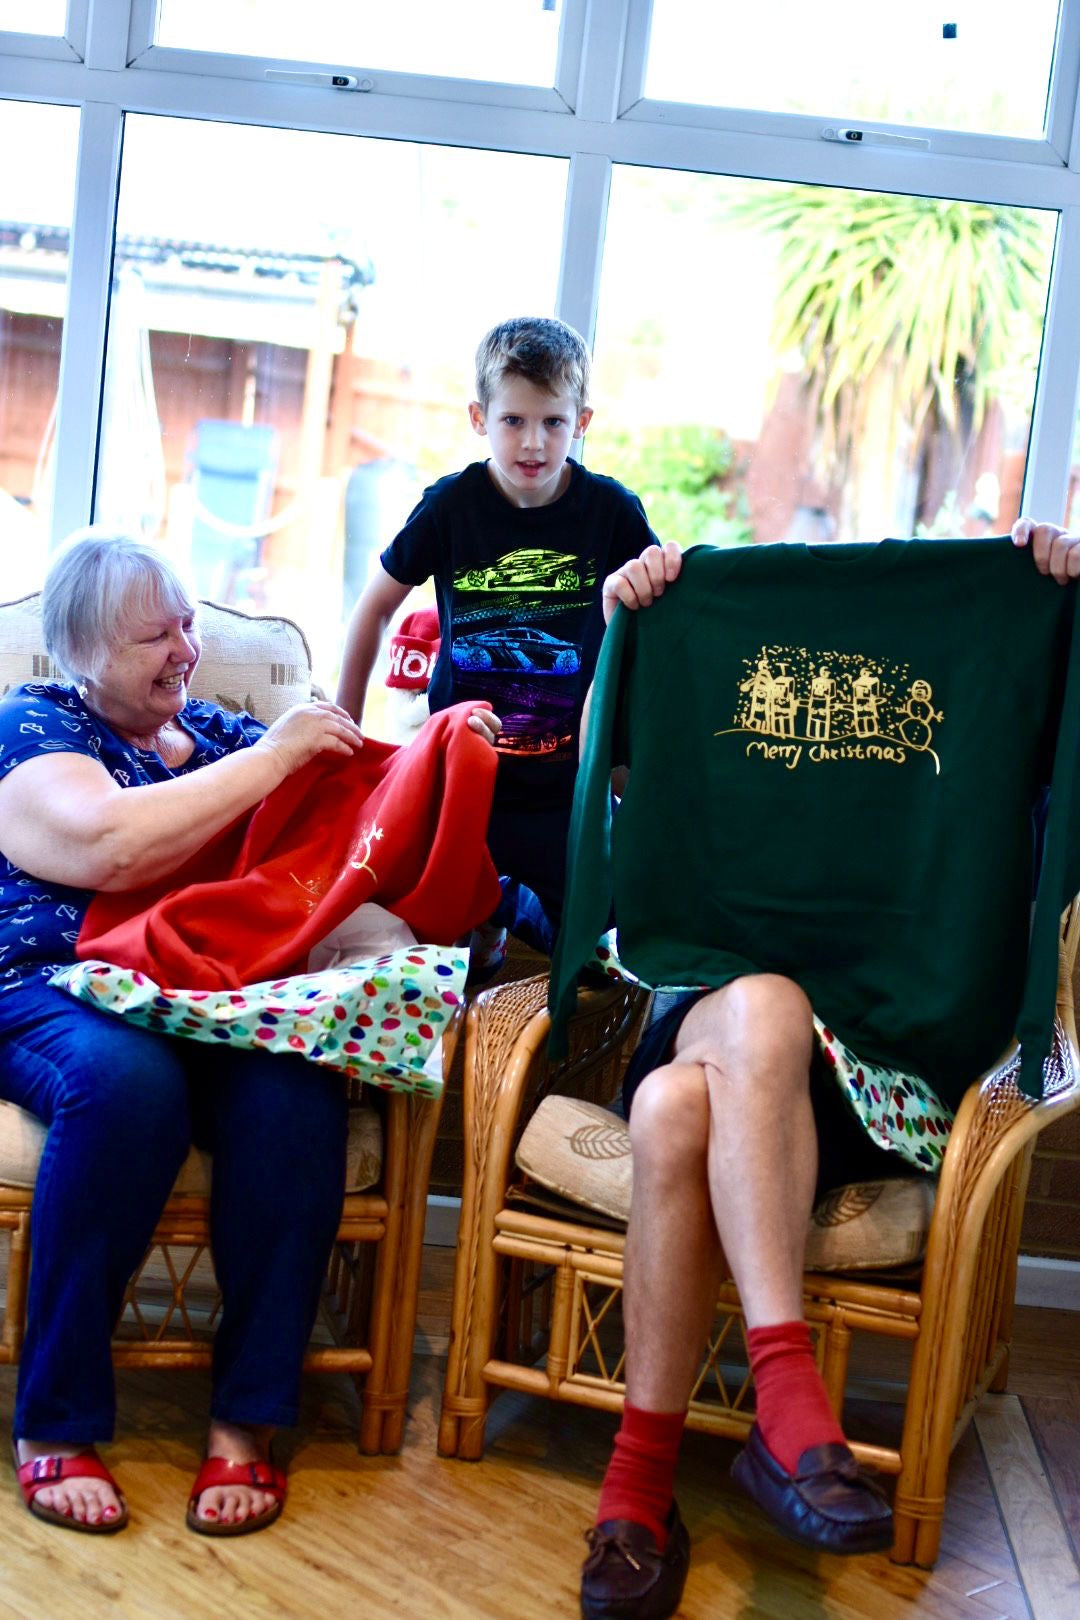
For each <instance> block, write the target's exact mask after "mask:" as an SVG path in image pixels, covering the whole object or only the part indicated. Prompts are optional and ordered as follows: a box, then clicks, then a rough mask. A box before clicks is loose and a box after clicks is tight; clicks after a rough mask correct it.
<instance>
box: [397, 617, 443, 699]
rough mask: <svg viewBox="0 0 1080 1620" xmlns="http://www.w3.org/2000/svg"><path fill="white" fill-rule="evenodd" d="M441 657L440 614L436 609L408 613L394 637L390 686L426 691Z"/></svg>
mask: <svg viewBox="0 0 1080 1620" xmlns="http://www.w3.org/2000/svg"><path fill="white" fill-rule="evenodd" d="M438 656H439V615H438V613H437V612H436V610H435V609H434V608H420V609H419V610H418V611H417V612H416V613H407V614H406V615H405V617H404V618H403V619H402V621H401V623H400V624H399V625H398V628H397V631H396V632H395V634H394V635H392V636H391V637H390V673H389V675H387V677H386V684H387V686H397V687H402V688H404V690H406V691H409V692H425V691H426V690H427V688H428V684H429V683H430V681H431V672H432V670H433V669H434V668H435V660H436V658H437V657H438Z"/></svg>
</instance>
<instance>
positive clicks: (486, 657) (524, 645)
mask: <svg viewBox="0 0 1080 1620" xmlns="http://www.w3.org/2000/svg"><path fill="white" fill-rule="evenodd" d="M451 656H452V658H453V661H454V664H455V665H456V666H457V668H458V669H471V670H477V669H495V670H507V671H511V672H513V673H514V674H518V675H576V674H577V672H578V670H579V669H580V668H581V656H580V654H579V652H578V649H577V648H576V647H575V646H574V644H573V642H572V641H560V640H559V639H558V638H557V637H556V636H549V635H548V633H547V631H546V630H535V629H533V628H532V627H531V626H530V625H521V626H517V625H515V626H509V625H508V626H507V628H506V629H505V630H480V631H477V633H476V634H475V635H471V636H455V638H454V648H453V653H452V655H451Z"/></svg>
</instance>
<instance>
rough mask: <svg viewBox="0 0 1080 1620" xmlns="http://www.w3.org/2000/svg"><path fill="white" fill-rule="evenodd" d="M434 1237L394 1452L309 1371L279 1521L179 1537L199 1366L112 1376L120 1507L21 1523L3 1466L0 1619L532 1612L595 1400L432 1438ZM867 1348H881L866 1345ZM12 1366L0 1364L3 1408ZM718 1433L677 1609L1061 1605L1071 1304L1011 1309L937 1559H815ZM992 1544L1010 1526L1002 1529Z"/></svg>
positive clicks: (1066, 1553) (577, 1479) (1071, 1577)
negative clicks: (109, 1529)
mask: <svg viewBox="0 0 1080 1620" xmlns="http://www.w3.org/2000/svg"><path fill="white" fill-rule="evenodd" d="M448 1265H449V1255H448V1251H439V1250H434V1251H429V1252H428V1256H427V1271H426V1287H425V1292H424V1297H423V1299H422V1302H421V1320H420V1329H421V1335H420V1343H421V1346H422V1348H423V1350H424V1352H425V1353H424V1354H422V1355H421V1356H419V1357H418V1359H417V1364H416V1376H415V1379H414V1386H413V1395H412V1401H411V1410H410V1421H409V1426H408V1431H407V1437H406V1443H405V1447H404V1450H403V1451H402V1453H401V1455H400V1456H397V1457H383V1458H368V1457H361V1456H359V1455H358V1453H357V1452H356V1450H355V1446H354V1443H353V1435H354V1432H355V1424H356V1418H357V1410H358V1408H357V1404H356V1397H355V1394H354V1392H353V1389H352V1386H351V1384H350V1383H349V1381H348V1380H347V1379H344V1378H341V1377H328V1378H311V1379H309V1380H308V1381H307V1383H306V1386H305V1408H304V1413H303V1419H302V1424H301V1427H300V1429H299V1431H298V1432H297V1433H296V1435H295V1436H291V1437H290V1444H289V1447H288V1450H287V1452H286V1460H287V1462H288V1466H289V1474H290V1487H291V1488H290V1494H289V1500H288V1504H287V1506H286V1510H285V1516H284V1518H283V1519H282V1520H281V1522H280V1523H279V1524H278V1525H277V1526H275V1527H274V1528H273V1529H272V1530H269V1531H268V1532H266V1533H265V1534H259V1535H256V1536H248V1537H244V1538H242V1539H239V1540H234V1541H222V1540H217V1541H212V1540H209V1539H204V1538H200V1537H197V1536H194V1535H191V1534H190V1533H189V1532H188V1531H187V1530H186V1529H185V1528H184V1522H183V1511H184V1500H185V1493H186V1490H187V1487H188V1485H189V1484H190V1480H191V1477H192V1476H193V1474H194V1471H195V1468H196V1466H197V1463H198V1460H199V1456H200V1453H201V1449H202V1440H203V1429H204V1421H205V1409H206V1400H207V1381H206V1379H205V1378H204V1377H202V1376H201V1375H199V1374H193V1373H171V1374H170V1373H165V1372H154V1373H126V1374H122V1375H121V1376H120V1378H119V1398H120V1420H119V1426H118V1438H117V1440H116V1442H115V1444H114V1445H112V1446H111V1447H109V1448H108V1451H107V1457H108V1461H109V1463H110V1465H111V1466H112V1467H113V1468H114V1469H115V1471H116V1473H117V1476H118V1478H119V1480H120V1482H121V1484H122V1485H123V1487H124V1489H125V1491H126V1492H127V1494H128V1497H129V1501H130V1504H131V1523H130V1525H129V1527H128V1528H127V1529H126V1530H125V1531H123V1532H122V1533H121V1534H120V1535H118V1536H115V1537H99V1538H97V1539H92V1538H90V1537H87V1536H77V1535H74V1534H71V1533H69V1532H66V1531H63V1530H57V1529H53V1528H51V1527H49V1526H46V1525H42V1524H38V1523H37V1522H36V1521H35V1520H33V1519H32V1518H31V1517H30V1516H29V1514H27V1513H26V1511H25V1509H23V1508H22V1506H21V1504H20V1502H19V1500H18V1498H17V1495H16V1492H15V1489H14V1484H13V1477H12V1469H11V1464H10V1460H9V1459H7V1458H6V1457H5V1458H4V1460H3V1464H2V1467H3V1477H2V1479H0V1571H2V1580H0V1620H6V1617H8V1616H18V1617H20V1620H22V1617H26V1620H29V1617H35V1620H36V1617H39V1616H55V1617H59V1620H67V1617H69V1616H70V1617H71V1620H76V1617H78V1620H98V1617H105V1616H110V1617H112V1616H125V1617H126V1616H130V1617H132V1620H135V1617H138V1620H146V1617H151V1620H153V1617H160V1620H165V1617H169V1620H172V1617H174V1616H175V1617H176V1620H180V1617H184V1620H201V1617H203V1616H206V1617H210V1616H214V1617H218V1616H228V1617H232V1616H236V1617H238V1620H243V1617H248V1616H250V1617H252V1620H255V1617H260V1620H263V1617H271V1616H273V1617H279V1616H301V1617H313V1620H314V1617H318V1620H324V1617H325V1620H338V1617H345V1616H348V1617H353V1616H355V1617H358V1620H384V1617H392V1616H393V1617H407V1620H553V1617H560V1616H566V1617H569V1620H573V1617H574V1616H576V1615H577V1613H578V1607H577V1582H578V1571H579V1567H580V1561H581V1557H582V1555H583V1552H584V1544H583V1542H582V1539H581V1536H582V1531H583V1529H584V1527H585V1525H587V1524H588V1523H589V1522H590V1519H591V1514H592V1510H593V1507H594V1504H595V1499H596V1490H597V1485H598V1481H599V1479H600V1476H601V1473H602V1471H603V1467H604V1464H605V1462H606V1459H607V1454H608V1450H609V1447H610V1441H611V1435H612V1432H613V1419H611V1418H610V1417H607V1416H604V1415H601V1414H597V1413H589V1412H584V1411H580V1410H574V1409H571V1408H570V1407H567V1406H552V1405H550V1404H549V1403H547V1402H540V1401H531V1400H528V1399H526V1398H525V1397H519V1396H513V1395H504V1396H501V1397H500V1398H499V1400H498V1401H497V1402H496V1404H495V1406H494V1407H493V1409H492V1414H491V1417H490V1419H489V1436H490V1442H489V1447H488V1451H487V1455H486V1456H485V1459H484V1461H483V1462H481V1463H460V1462H454V1461H449V1460H444V1459H440V1458H439V1457H437V1456H436V1454H435V1449H434V1434H435V1427H436V1423H437V1417H438V1398H439V1387H440V1377H441V1370H442V1367H441V1358H440V1354H439V1352H440V1350H441V1349H442V1348H443V1346H444V1344H445V1330H446V1280H447V1274H448ZM883 1348H888V1346H887V1345H886V1346H883ZM895 1370H896V1369H895V1367H892V1366H890V1365H888V1364H887V1363H884V1362H882V1363H875V1364H874V1365H872V1366H868V1367H867V1368H866V1369H865V1383H864V1389H865V1391H866V1392H867V1397H868V1398H867V1399H866V1400H865V1401H864V1402H863V1403H861V1405H860V1409H859V1414H858V1415H859V1418H860V1421H862V1422H865V1423H869V1424H871V1425H872V1426H880V1425H884V1426H886V1427H887V1426H888V1425H889V1424H890V1423H892V1422H894V1421H895V1417H896V1409H895V1407H893V1406H892V1405H890V1403H889V1400H888V1397H889V1396H891V1395H892V1394H893V1393H894V1390H893V1388H892V1384H891V1380H892V1378H893V1376H894V1374H895ZM14 1385H15V1374H14V1371H13V1370H12V1369H9V1368H4V1369H0V1407H2V1411H0V1419H2V1421H4V1422H5V1423H7V1424H10V1416H11V1405H12V1401H13V1397H14ZM733 1455H734V1447H732V1446H729V1445H727V1444H724V1443H721V1442H717V1441H711V1440H709V1439H708V1438H707V1437H704V1436H700V1435H689V1436H688V1437H687V1439H686V1442H685V1447H684V1454H683V1458H682V1462H681V1465H680V1473H679V1500H680V1505H681V1507H682V1511H683V1516H684V1518H685V1519H686V1522H687V1525H688V1527H689V1530H690V1534H691V1538H692V1542H693V1565H692V1568H691V1573H690V1579H689V1582H688V1585H687V1589H686V1596H685V1599H684V1603H683V1607H682V1608H681V1610H680V1614H681V1615H682V1616H683V1617H684V1620H706V1617H708V1620H714V1617H719V1616H724V1617H732V1620H756V1617H759V1616H760V1617H765V1620H831V1617H834V1616H835V1617H837V1620H856V1617H873V1620H894V1617H897V1620H898V1617H900V1616H904V1617H908V1616H914V1615H918V1616H933V1617H936V1620H937V1617H940V1620H954V1617H955V1620H962V1617H967V1620H1001V1617H1007V1620H1024V1617H1029V1620H1076V1617H1077V1616H1080V1576H1078V1572H1077V1550H1078V1548H1080V1319H1078V1318H1077V1317H1076V1315H1074V1314H1070V1313H1067V1312H1064V1311H1050V1310H1033V1309H1026V1310H1024V1311H1022V1312H1020V1313H1019V1320H1018V1323H1017V1334H1016V1352H1015V1356H1014V1367H1013V1376H1012V1378H1011V1383H1010V1394H1009V1395H1006V1396H1002V1397H992V1398H991V1399H990V1402H988V1403H987V1405H986V1406H985V1408H984V1415H981V1416H980V1419H979V1428H978V1431H976V1430H975V1429H969V1431H968V1433H967V1435H966V1436H965V1438H964V1440H963V1441H962V1442H961V1445H960V1447H959V1448H958V1451H957V1454H956V1456H955V1458H954V1466H953V1475H952V1483H951V1489H950V1495H949V1508H948V1513H947V1517H946V1525H945V1537H944V1545H943V1551H942V1557H941V1561H940V1563H939V1565H938V1567H937V1569H935V1570H934V1571H933V1572H930V1573H928V1572H925V1571H921V1570H916V1569H899V1568H897V1567H896V1566H895V1565H893V1564H890V1562H889V1561H888V1559H887V1558H886V1557H884V1556H881V1557H868V1558H860V1559H850V1560H844V1559H839V1558H830V1557H823V1556H817V1555H815V1554H813V1553H810V1552H807V1551H804V1550H802V1549H801V1548H798V1547H796V1546H794V1545H793V1544H791V1543H789V1542H786V1541H784V1540H782V1539H781V1538H780V1537H779V1536H777V1535H776V1534H775V1533H774V1532H773V1531H772V1530H770V1529H769V1527H768V1526H767V1524H766V1523H765V1522H764V1520H763V1519H762V1518H761V1517H760V1516H759V1514H758V1513H757V1511H756V1510H755V1509H754V1508H753V1507H752V1506H751V1505H750V1504H749V1503H748V1502H746V1500H745V1499H744V1498H743V1497H742V1496H741V1495H740V1493H739V1492H738V1491H737V1490H736V1488H735V1487H734V1486H733V1485H732V1484H731V1482H730V1480H729V1479H728V1474H727V1470H728V1466H729V1464H730V1462H731V1459H732V1456H733ZM1010 1537H1012V1540H1010Z"/></svg>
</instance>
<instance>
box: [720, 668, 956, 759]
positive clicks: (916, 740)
mask: <svg viewBox="0 0 1080 1620" xmlns="http://www.w3.org/2000/svg"><path fill="white" fill-rule="evenodd" d="M744 664H745V668H746V675H745V678H744V679H743V680H740V681H739V683H738V695H737V698H736V704H735V713H734V715H733V716H732V720H733V724H732V725H731V726H728V727H724V728H723V729H721V730H719V731H717V732H715V733H714V736H717V737H730V736H733V735H736V734H738V733H740V732H741V733H744V734H745V733H751V734H752V736H751V740H750V741H749V742H747V744H746V756H747V758H748V759H750V758H754V757H758V758H761V759H764V760H766V761H770V762H774V763H777V764H782V765H784V766H785V767H786V769H788V770H789V771H793V770H795V769H796V768H797V766H798V765H799V764H800V763H801V762H802V761H803V760H804V759H806V760H808V761H809V762H810V763H811V764H815V765H820V764H825V763H828V762H830V761H833V760H840V759H859V760H868V761H875V762H877V763H883V764H889V765H904V764H906V763H907V761H908V759H909V756H910V755H912V754H927V755H929V757H930V758H931V759H932V760H933V761H934V773H935V775H940V774H941V760H940V758H939V756H938V754H937V752H936V750H935V749H934V748H933V747H932V743H933V738H934V727H935V726H939V725H941V724H942V723H943V722H944V719H945V715H944V713H943V712H942V711H941V710H940V709H936V708H935V707H934V693H933V688H932V687H931V685H930V682H929V681H925V680H922V679H912V676H911V670H910V666H909V665H907V664H894V663H890V662H889V661H887V660H884V659H875V658H869V657H867V656H866V655H865V654H863V653H841V652H828V651H810V650H809V649H808V648H806V647H779V646H768V647H762V649H761V651H760V653H759V654H758V655H757V657H756V658H748V659H745V660H744Z"/></svg>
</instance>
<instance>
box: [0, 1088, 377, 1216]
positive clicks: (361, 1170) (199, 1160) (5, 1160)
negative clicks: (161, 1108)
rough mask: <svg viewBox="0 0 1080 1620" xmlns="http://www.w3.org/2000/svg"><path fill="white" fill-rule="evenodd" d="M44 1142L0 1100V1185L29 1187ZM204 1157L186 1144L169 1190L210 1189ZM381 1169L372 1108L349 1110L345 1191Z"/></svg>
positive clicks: (32, 1124)
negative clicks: (178, 1168) (186, 1149)
mask: <svg viewBox="0 0 1080 1620" xmlns="http://www.w3.org/2000/svg"><path fill="white" fill-rule="evenodd" d="M44 1141H45V1126H44V1125H43V1124H42V1123H41V1121H40V1120H39V1119H36V1118H35V1116H34V1115H33V1114H28V1113H25V1112H24V1110H23V1109H21V1108H18V1107H16V1105H15V1104H14V1103H9V1102H0V1186H8V1187H32V1186H33V1185H34V1180H35V1178H36V1176H37V1167H38V1160H39V1159H40V1157H41V1148H42V1144H43V1142H44ZM210 1162H211V1161H210V1155H209V1153H204V1152H203V1151H202V1149H201V1148H192V1150H191V1152H190V1153H189V1154H188V1156H187V1158H186V1159H185V1161H184V1163H183V1164H182V1165H181V1167H180V1174H179V1175H178V1176H177V1178H176V1185H175V1186H174V1188H173V1191H174V1192H176V1193H202V1194H206V1193H209V1191H210ZM381 1168H382V1125H381V1123H380V1120H379V1116H378V1114H377V1113H376V1112H375V1110H374V1108H366V1107H358V1108H350V1109H349V1138H348V1146H347V1149H346V1180H345V1191H346V1192H364V1191H365V1190H366V1189H367V1188H368V1187H373V1186H374V1185H375V1183H376V1182H377V1181H378V1179H379V1172H380V1170H381Z"/></svg>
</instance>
